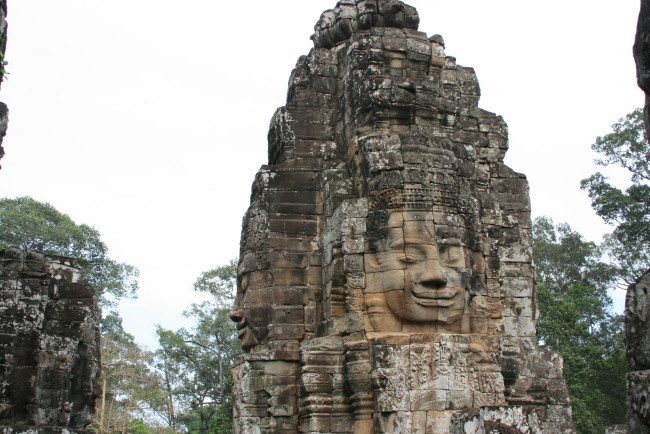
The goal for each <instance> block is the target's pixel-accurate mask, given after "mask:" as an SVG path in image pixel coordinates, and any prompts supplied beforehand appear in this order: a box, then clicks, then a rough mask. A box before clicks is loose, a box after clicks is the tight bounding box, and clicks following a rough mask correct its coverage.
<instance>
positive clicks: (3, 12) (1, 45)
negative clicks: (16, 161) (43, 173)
mask: <svg viewBox="0 0 650 434" xmlns="http://www.w3.org/2000/svg"><path fill="white" fill-rule="evenodd" d="M6 18H7V0H0V71H1V73H0V85H1V84H2V80H3V79H4V74H5V68H4V65H5V63H4V60H5V50H6V49H7V19H6ZM8 122H9V109H8V108H7V105H6V104H5V103H3V102H0V160H1V159H2V157H3V156H4V154H5V151H4V148H3V147H2V140H3V139H4V136H5V134H7V123H8Z"/></svg>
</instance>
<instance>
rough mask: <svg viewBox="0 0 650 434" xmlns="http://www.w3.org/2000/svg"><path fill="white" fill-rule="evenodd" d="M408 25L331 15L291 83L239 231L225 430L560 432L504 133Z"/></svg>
mask: <svg viewBox="0 0 650 434" xmlns="http://www.w3.org/2000/svg"><path fill="white" fill-rule="evenodd" d="M391 14H392V15H391ZM418 20H419V19H418V16H417V12H416V11H415V10H414V9H413V8H412V7H410V6H407V5H405V4H403V3H401V2H397V1H384V0H379V1H365V0H359V1H340V2H339V3H338V4H337V7H336V8H335V9H333V10H331V11H326V12H325V13H324V14H323V15H322V16H321V19H320V20H319V22H318V23H317V24H316V27H315V34H314V36H313V37H312V39H313V40H314V45H315V47H314V49H312V50H311V52H310V53H309V55H307V56H302V57H300V59H299V60H298V63H297V65H296V68H295V69H294V71H293V72H292V74H291V78H290V81H289V90H288V96H287V102H286V105H285V106H284V107H281V108H279V109H278V110H277V112H276V113H275V115H274V116H273V118H272V120H271V125H270V128H269V135H268V139H269V142H268V146H269V162H268V165H265V166H262V168H261V169H260V171H259V172H258V174H257V176H256V178H255V181H254V183H253V187H252V195H251V204H250V207H249V209H248V211H247V212H246V215H245V216H244V220H243V228H242V238H241V251H240V263H239V269H238V293H237V299H236V301H235V304H234V306H233V310H232V312H231V318H232V319H233V320H234V321H236V322H237V323H238V329H239V336H240V338H241V340H242V347H243V348H244V350H245V352H246V354H244V355H243V356H241V357H240V358H239V359H238V361H237V363H236V365H235V367H234V369H233V383H234V385H233V394H234V398H233V399H234V417H235V428H234V431H235V432H236V433H262V432H263V433H271V432H272V433H297V432H303V433H362V434H363V433H423V434H424V433H447V432H458V433H461V432H467V433H478V432H491V430H493V429H500V430H502V431H501V432H509V433H519V432H522V433H523V432H546V433H568V432H573V427H572V422H571V408H570V405H569V397H568V394H567V389H566V384H565V382H564V379H563V376H562V359H561V358H560V357H559V356H558V355H556V354H554V353H550V352H547V351H544V350H542V349H540V348H538V347H537V340H536V320H537V315H538V312H537V307H536V290H535V281H534V269H533V265H532V243H531V227H532V225H531V220H530V203H529V194H528V184H527V181H526V178H525V176H523V175H521V174H519V173H516V172H514V171H513V170H511V169H510V168H508V167H507V166H505V165H504V163H503V158H504V155H505V152H506V150H507V149H508V130H507V126H506V124H505V122H504V121H503V119H502V118H501V117H499V116H497V115H495V114H493V113H490V112H488V111H485V110H482V109H480V108H479V107H478V102H479V98H480V88H479V84H478V80H477V78H476V74H475V72H474V70H473V69H472V68H467V67H463V66H460V65H458V64H457V63H456V59H454V58H453V57H449V56H446V55H445V52H444V41H443V39H442V37H441V36H440V35H434V36H432V37H431V38H429V37H428V36H427V35H426V34H425V33H423V32H419V31H418V30H417V23H418ZM369 23H371V24H372V25H370V24H369Z"/></svg>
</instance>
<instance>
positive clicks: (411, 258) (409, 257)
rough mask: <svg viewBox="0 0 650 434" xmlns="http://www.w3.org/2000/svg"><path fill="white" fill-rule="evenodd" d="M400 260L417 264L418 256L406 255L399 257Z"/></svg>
mask: <svg viewBox="0 0 650 434" xmlns="http://www.w3.org/2000/svg"><path fill="white" fill-rule="evenodd" d="M399 260H400V261H402V262H404V263H405V264H415V263H416V262H417V261H418V260H417V258H416V257H415V256H413V255H404V256H402V257H401V258H399Z"/></svg>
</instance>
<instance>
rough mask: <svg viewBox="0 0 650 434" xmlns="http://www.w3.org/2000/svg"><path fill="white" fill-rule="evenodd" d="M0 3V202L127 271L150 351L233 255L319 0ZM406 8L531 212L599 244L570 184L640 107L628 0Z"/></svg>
mask: <svg viewBox="0 0 650 434" xmlns="http://www.w3.org/2000/svg"><path fill="white" fill-rule="evenodd" d="M9 3H10V4H9V15H8V22H9V39H8V49H7V54H6V59H7V60H8V61H9V65H8V67H7V69H8V71H9V72H10V75H9V79H8V80H7V81H6V82H5V83H3V85H2V92H1V93H0V99H1V100H2V101H4V102H6V103H7V104H8V106H9V109H10V124H9V130H8V134H7V137H6V139H5V142H4V147H5V151H6V156H5V157H4V158H3V159H2V161H1V162H0V164H1V165H2V170H0V196H5V197H16V196H21V195H30V196H32V197H34V198H35V199H37V200H41V201H47V202H50V203H51V204H52V205H54V206H55V207H56V208H57V209H58V210H59V211H61V212H65V213H67V214H69V215H70V216H71V217H72V218H73V219H74V220H75V221H76V222H77V223H86V224H89V225H91V226H94V227H95V228H97V229H98V230H99V231H100V232H101V234H102V239H103V240H104V241H105V242H106V244H107V245H108V246H109V248H110V254H111V256H112V257H113V258H114V259H117V260H119V261H125V262H128V263H130V264H133V265H135V266H137V267H138V268H139V269H140V272H141V278H140V296H139V299H138V300H136V301H132V302H131V301H130V302H125V303H123V304H122V306H121V313H122V315H123V317H124V320H125V326H126V328H127V330H128V331H130V332H131V333H133V334H135V335H136V338H137V339H138V340H139V341H141V342H143V343H145V344H147V345H148V346H153V345H154V343H155V338H154V328H155V327H154V325H155V324H156V323H160V324H162V325H163V326H164V327H166V328H177V327H179V326H181V325H184V324H185V321H184V320H183V319H182V318H181V316H180V313H181V312H182V310H183V309H184V308H185V307H186V306H187V305H188V304H189V303H191V302H192V301H195V300H197V297H198V296H197V294H195V293H193V291H192V284H193V283H194V281H195V280H196V277H197V276H198V275H199V273H200V272H201V271H204V270H208V269H210V268H212V267H214V266H216V265H220V264H225V263H226V262H227V261H228V260H229V259H231V258H233V257H235V256H237V254H238V250H239V236H240V225H241V218H242V216H243V213H244V211H245V210H246V207H247V206H248V202H249V196H250V186H251V183H252V181H253V177H254V175H255V172H256V171H257V170H258V169H259V167H260V166H261V165H262V164H265V163H266V159H267V157H266V156H267V147H266V134H267V129H268V123H269V120H270V118H271V116H272V114H273V112H274V111H275V109H276V108H277V107H278V106H281V105H283V104H284V102H285V98H286V91H287V81H288V78H289V74H290V72H291V70H292V68H293V66H294V65H295V63H296V61H297V60H298V57H299V56H300V55H303V54H307V53H308V51H309V49H310V48H311V41H310V40H309V36H310V35H311V33H312V30H313V25H314V24H315V22H316V21H317V20H318V17H319V16H320V13H321V12H322V11H324V10H325V9H327V8H331V7H334V6H335V4H336V0H274V1H268V0H249V1H247V2H239V1H225V0H183V1H180V2H179V1H177V0H58V1H56V2H55V1H52V0H10V2H9ZM409 3H410V4H411V5H413V6H415V7H416V8H417V9H418V11H419V13H420V17H421V24H420V30H421V31H424V32H427V33H428V34H429V35H432V34H435V33H439V34H441V35H443V37H444V38H445V42H446V45H447V49H446V51H447V54H448V55H451V56H454V57H456V58H457V61H458V63H459V64H461V65H463V66H471V67H474V68H475V69H476V72H477V74H478V78H479V82H480V85H481V90H482V95H483V97H482V99H481V103H480V106H481V107H482V108H484V109H486V110H489V111H492V112H495V113H497V114H500V115H502V116H503V117H504V119H505V120H506V122H507V123H508V125H509V127H510V151H509V152H508V154H507V157H506V162H507V163H508V164H509V165H510V166H511V167H512V168H513V169H515V170H517V171H519V172H523V173H525V174H526V175H527V176H528V179H529V182H530V185H531V198H532V204H533V216H538V215H548V216H551V217H553V218H554V219H555V221H557V222H559V221H566V222H568V223H570V224H571V225H572V226H573V228H574V229H576V230H578V231H580V232H581V233H582V234H584V235H585V236H586V237H587V238H588V239H592V240H595V241H598V240H599V239H600V236H601V235H602V234H603V233H604V232H605V231H607V230H608V228H607V227H606V226H604V225H603V224H602V222H601V221H600V219H599V218H598V217H597V216H596V215H595V214H594V213H593V211H592V209H591V207H590V205H589V200H588V198H587V195H586V194H585V193H584V192H582V191H581V190H580V189H579V181H580V179H582V178H585V177H587V176H589V175H590V174H591V173H593V172H594V171H595V170H597V168H596V167H595V166H594V165H593V164H592V158H593V157H594V154H593V153H592V152H591V150H590V145H591V143H592V142H593V141H594V139H595V137H596V136H598V135H603V134H606V133H607V132H609V131H610V125H611V124H612V123H614V122H616V120H617V119H619V118H620V117H622V116H623V115H625V114H626V113H629V112H630V111H632V110H633V109H634V108H635V107H639V106H641V105H642V103H643V95H642V93H641V91H640V90H639V89H638V88H637V86H636V77H635V69H634V61H633V58H632V44H633V41H634V32H635V28H636V19H637V14H638V10H639V2H638V0H616V1H612V0H569V1H567V0H544V1H539V0H527V1H517V0H490V1H486V0H454V1H450V0H448V1H434V0H411V1H410V2H409ZM621 294H622V293H621V292H620V291H619V292H618V294H616V296H615V300H616V302H617V310H619V311H620V310H621V309H622V303H623V302H622V297H621Z"/></svg>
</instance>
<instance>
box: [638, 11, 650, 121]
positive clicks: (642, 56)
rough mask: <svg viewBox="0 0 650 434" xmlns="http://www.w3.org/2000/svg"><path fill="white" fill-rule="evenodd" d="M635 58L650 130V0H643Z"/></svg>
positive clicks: (646, 119)
mask: <svg viewBox="0 0 650 434" xmlns="http://www.w3.org/2000/svg"><path fill="white" fill-rule="evenodd" d="M634 60H635V61H636V77H637V82H638V84H639V87H640V88H641V89H642V90H643V92H645V107H644V114H645V129H646V131H647V132H650V0H641V10H640V12H639V21H638V24H637V28H636V39H635V40H634Z"/></svg>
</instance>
